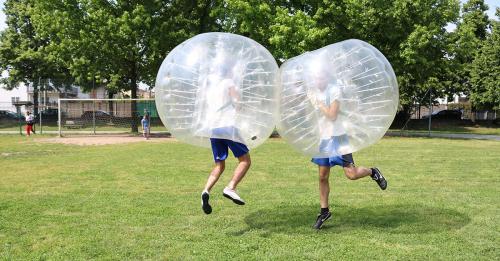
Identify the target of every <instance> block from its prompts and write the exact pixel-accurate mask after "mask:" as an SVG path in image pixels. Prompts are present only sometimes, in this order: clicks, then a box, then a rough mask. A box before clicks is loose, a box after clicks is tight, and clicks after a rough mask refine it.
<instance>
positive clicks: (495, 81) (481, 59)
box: [470, 8, 500, 110]
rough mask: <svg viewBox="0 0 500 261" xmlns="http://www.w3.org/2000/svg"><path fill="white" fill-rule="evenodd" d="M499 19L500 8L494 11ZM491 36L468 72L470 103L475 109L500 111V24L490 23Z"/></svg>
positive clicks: (496, 22)
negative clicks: (469, 77)
mask: <svg viewBox="0 0 500 261" xmlns="http://www.w3.org/2000/svg"><path fill="white" fill-rule="evenodd" d="M496 16H497V17H498V18H499V19H500V8H497V10H496ZM491 23H492V27H491V34H490V35H489V36H488V37H487V39H486V40H485V41H484V43H483V45H482V47H481V48H480V49H479V51H478V53H477V55H476V56H475V57H474V61H473V62H472V66H471V70H470V76H471V79H470V85H471V89H470V101H471V103H472V104H473V105H474V107H475V108H482V109H496V110H498V109H500V22H499V21H494V20H492V21H491Z"/></svg>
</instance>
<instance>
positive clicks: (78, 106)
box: [58, 99, 166, 136]
mask: <svg viewBox="0 0 500 261" xmlns="http://www.w3.org/2000/svg"><path fill="white" fill-rule="evenodd" d="M144 115H148V116H149V122H150V126H151V127H150V130H151V131H153V132H162V131H163V132H164V131H166V129H165V127H163V124H162V122H161V120H160V118H159V116H158V112H157V110H156V105H155V100H154V99H59V104H58V119H59V120H58V125H59V135H60V136H68V135H72V134H120V133H136V132H139V133H141V132H142V126H141V119H142V118H143V117H144Z"/></svg>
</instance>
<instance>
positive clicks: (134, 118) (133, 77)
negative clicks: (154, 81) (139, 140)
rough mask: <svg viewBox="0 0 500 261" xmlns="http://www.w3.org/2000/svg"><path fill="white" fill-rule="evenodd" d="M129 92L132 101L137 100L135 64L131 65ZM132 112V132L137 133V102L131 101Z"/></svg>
mask: <svg viewBox="0 0 500 261" xmlns="http://www.w3.org/2000/svg"><path fill="white" fill-rule="evenodd" d="M130 76H131V77H130V84H131V86H130V90H131V93H132V99H137V70H136V64H135V62H133V63H132V70H131V75H130ZM131 110H132V132H133V133H136V132H139V128H138V126H139V115H138V114H137V101H135V100H132V104H131Z"/></svg>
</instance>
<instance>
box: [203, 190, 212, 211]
mask: <svg viewBox="0 0 500 261" xmlns="http://www.w3.org/2000/svg"><path fill="white" fill-rule="evenodd" d="M209 198H210V194H208V193H207V192H203V193H201V208H202V209H203V212H205V214H207V215H208V214H210V213H212V207H211V206H210V204H208V199H209Z"/></svg>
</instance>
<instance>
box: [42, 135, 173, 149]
mask: <svg viewBox="0 0 500 261" xmlns="http://www.w3.org/2000/svg"><path fill="white" fill-rule="evenodd" d="M37 141H38V142H44V143H62V144H71V145H80V146H89V145H109V144H123V143H132V142H172V141H177V140H176V139H173V138H170V137H169V136H152V137H150V138H149V139H148V140H146V139H145V138H144V137H142V136H135V135H122V136H120V135H96V136H72V137H61V138H60V137H57V138H47V139H37Z"/></svg>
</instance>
